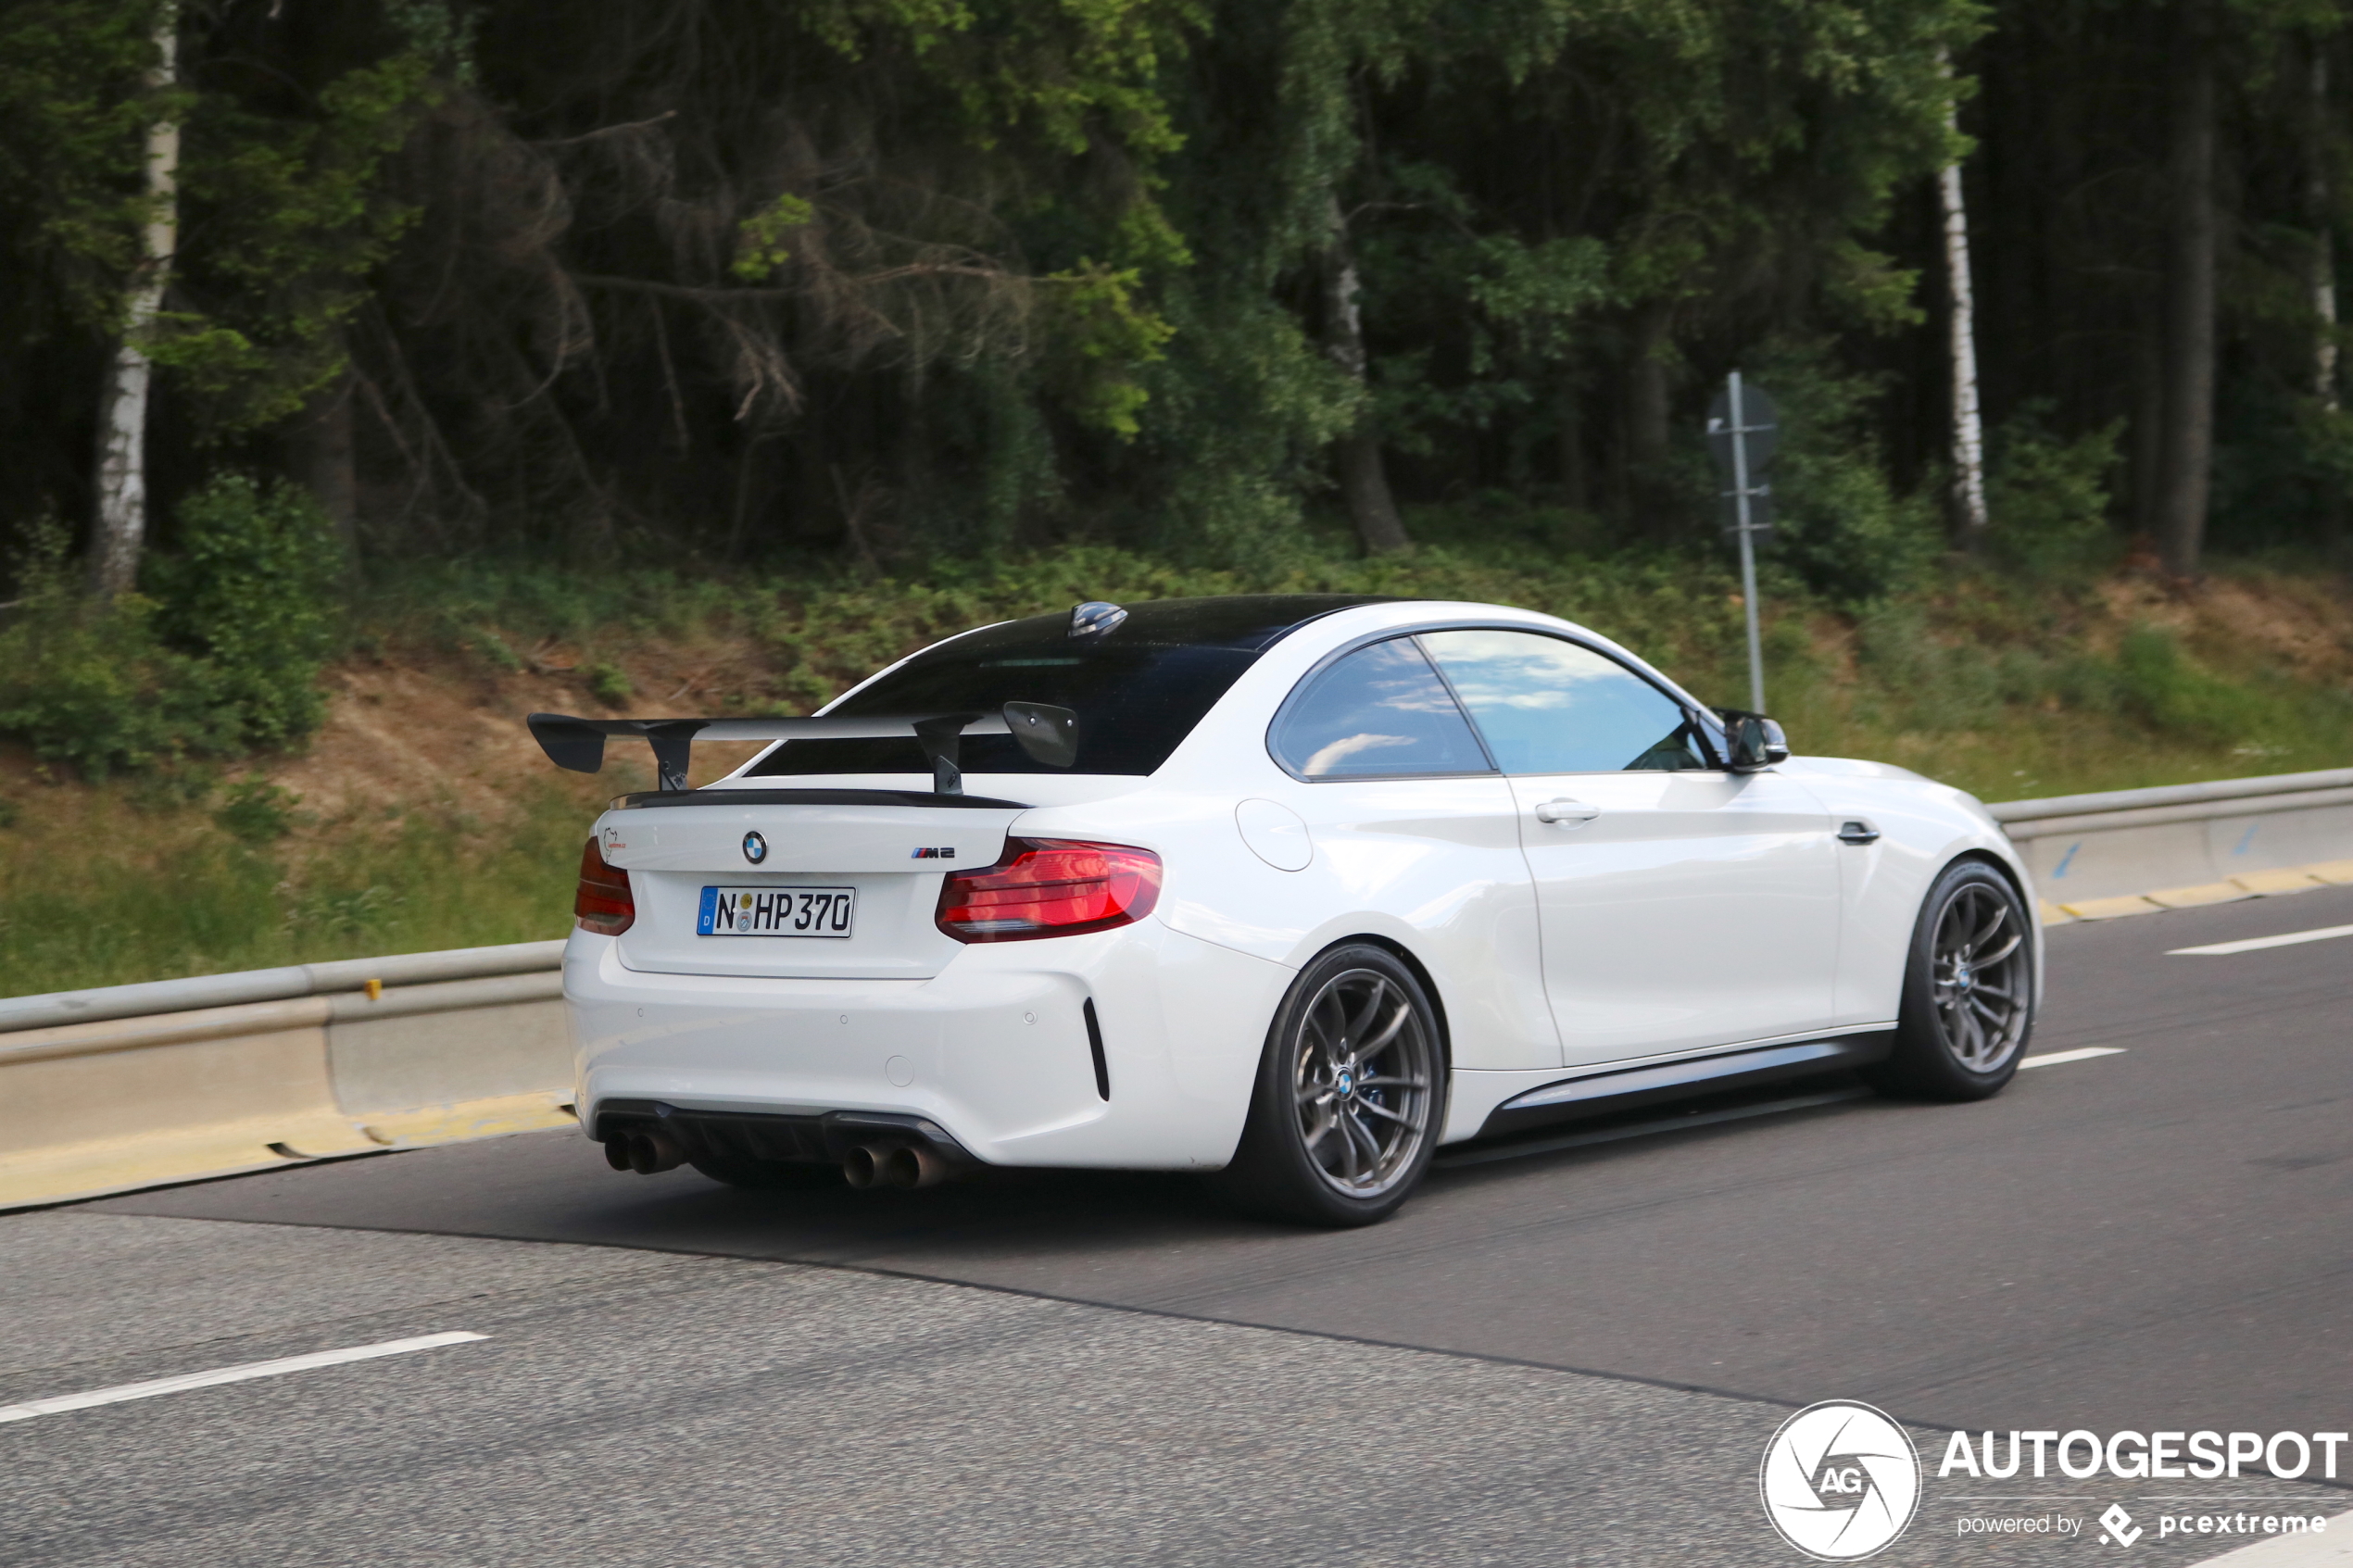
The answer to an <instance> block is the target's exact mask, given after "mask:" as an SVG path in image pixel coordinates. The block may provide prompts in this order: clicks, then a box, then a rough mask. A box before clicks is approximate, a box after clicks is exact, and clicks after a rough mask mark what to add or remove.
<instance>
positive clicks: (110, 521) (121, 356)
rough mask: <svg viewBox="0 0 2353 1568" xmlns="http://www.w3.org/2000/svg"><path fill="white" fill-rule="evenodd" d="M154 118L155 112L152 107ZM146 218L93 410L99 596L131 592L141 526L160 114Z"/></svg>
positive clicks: (167, 28) (158, 240)
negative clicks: (117, 331) (117, 338)
mask: <svg viewBox="0 0 2353 1568" xmlns="http://www.w3.org/2000/svg"><path fill="white" fill-rule="evenodd" d="M179 43H180V7H179V6H178V4H177V0H162V4H161V5H160V6H158V7H157V14H156V63H155V65H154V66H153V67H151V68H150V69H149V70H148V72H147V87H148V90H149V91H150V92H151V93H155V94H162V93H163V92H164V90H166V89H167V88H169V87H170V85H171V84H172V80H173V77H174V75H175V74H176V72H177V69H178V66H179V52H180V51H179ZM158 113H159V116H160V114H161V111H160V110H159V111H158ZM146 165H147V204H148V206H147V222H146V226H145V230H144V231H143V232H142V235H141V245H140V262H139V267H138V270H137V271H135V272H133V273H132V279H131V286H130V287H129V289H128V290H126V291H125V294H124V299H123V306H124V308H123V330H122V340H121V342H120V343H119V344H117V345H116V346H115V352H114V363H113V366H112V368H111V369H110V370H109V371H108V373H107V384H106V390H105V392H104V394H103V395H102V398H101V401H100V403H99V409H98V495H97V501H98V505H97V518H96V523H97V527H96V537H95V538H94V539H93V541H92V548H91V551H90V586H91V589H92V591H93V592H94V593H95V594H97V595H98V596H100V597H102V598H113V597H114V596H116V595H118V594H124V593H128V592H130V590H131V589H132V586H133V585H134V584H136V583H137V582H138V578H139V550H140V546H141V545H142V544H143V543H144V542H145V537H146V532H147V387H148V383H149V382H150V381H151V380H152V379H153V376H154V370H155V367H154V366H153V364H152V363H151V362H150V361H149V360H148V358H147V355H146V351H145V348H144V347H143V346H142V345H143V344H144V342H145V338H146V334H147V332H148V330H149V329H150V328H151V327H153V326H154V324H155V320H156V313H157V310H158V309H160V308H161V307H162V305H163V290H164V284H165V282H167V280H168V278H169V276H170V270H171V256H172V252H173V251H174V250H175V249H177V248H178V246H179V243H180V205H179V196H178V180H179V172H180V126H179V123H178V122H177V121H176V120H173V119H170V118H168V117H159V118H158V119H157V120H156V121H155V123H154V124H152V125H150V126H149V127H148V128H147V145H146Z"/></svg>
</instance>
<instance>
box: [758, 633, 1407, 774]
mask: <svg viewBox="0 0 2353 1568" xmlns="http://www.w3.org/2000/svg"><path fill="white" fill-rule="evenodd" d="M1376 602H1378V601H1377V600H1374V599H1371V598H1368V597H1365V596H1341V595H1324V594H1296V595H1276V594H1265V595H1248V596H1231V597H1227V598H1211V599H1160V600H1153V601H1148V602H1146V603H1142V604H1137V605H1131V606H1128V607H1127V617H1126V620H1125V621H1122V622H1120V623H1119V624H1118V625H1117V626H1116V627H1114V629H1113V630H1112V631H1111V632H1109V633H1105V634H1103V635H1101V636H1092V637H1074V636H1073V635H1072V634H1071V630H1070V613H1069V611H1067V610H1063V611H1058V612H1057V613H1055V614H1052V615H1033V616H1030V617H1029V618H1027V619H1026V620H1023V621H1005V622H1003V623H1002V624H1000V625H996V626H988V627H983V628H982V629H981V630H979V631H976V632H969V633H965V634H964V635H963V636H961V637H957V638H954V639H952V640H950V641H949V642H946V643H941V644H939V645H937V646H934V647H931V648H928V649H926V650H925V651H924V652H922V653H919V654H917V655H916V656H915V657H914V658H912V659H909V660H908V661H907V662H906V663H905V664H903V665H901V666H900V667H899V668H898V669H896V670H894V671H891V672H890V673H888V674H887V675H885V676H883V677H882V678H881V679H880V680H877V681H875V683H874V684H872V685H869V686H868V687H866V688H865V689H864V690H863V691H861V692H859V693H858V694H857V695H856V696H850V697H846V698H844V699H843V700H842V701H841V702H840V703H838V704H837V705H836V706H835V707H833V708H832V709H828V711H829V712H833V713H838V714H846V715H850V716H857V715H870V714H892V715H903V714H920V713H955V712H959V711H964V712H974V713H987V712H991V711H993V710H995V709H999V708H1001V707H1003V706H1004V705H1005V704H1006V703H1008V702H1043V703H1051V704H1052V705H1053V706H1055V707H1057V708H1067V709H1071V710H1072V711H1074V712H1075V713H1076V714H1077V715H1078V760H1077V762H1076V765H1075V766H1074V767H1073V768H1071V769H1070V770H1069V771H1072V772H1078V773H1126V774H1131V775H1142V774H1147V773H1151V772H1152V771H1155V770H1156V769H1158V768H1159V767H1160V765H1161V764H1162V763H1163V762H1165V761H1166V760H1167V759H1168V754H1169V753H1170V752H1172V751H1174V750H1176V746H1177V743H1178V742H1180V741H1182V740H1183V739H1184V738H1185V737H1186V736H1187V735H1189V734H1191V733H1192V731H1193V726H1195V725H1196V724H1198V723H1200V722H1201V721H1202V716H1203V715H1204V714H1206V713H1207V712H1208V711H1209V710H1210V709H1212V708H1214V706H1216V703H1217V700H1218V698H1220V697H1222V696H1225V695H1226V692H1227V688H1228V687H1230V686H1231V685H1232V684H1234V682H1235V681H1236V680H1237V679H1239V677H1240V675H1241V673H1242V671H1245V670H1247V669H1249V668H1250V667H1251V665H1252V663H1254V662H1256V660H1257V659H1258V657H1259V655H1261V654H1262V653H1264V652H1265V650H1266V649H1267V648H1268V647H1269V646H1273V645H1274V644H1275V643H1277V642H1278V641H1280V640H1281V639H1282V638H1283V637H1285V636H1286V635H1288V634H1290V633H1291V632H1293V631H1295V630H1297V629H1298V628H1299V627H1301V626H1302V625H1305V624H1306V623H1307V622H1308V621H1313V620H1315V618H1317V617H1318V616H1324V615H1329V614H1331V613H1333V612H1334V611H1335V610H1340V609H1346V608H1350V607H1352V606H1354V605H1360V604H1371V603H1376ZM958 760H959V762H960V763H961V764H962V765H963V770H964V771H966V772H967V773H1050V772H1059V771H1063V770H1061V769H1057V768H1055V767H1053V766H1052V765H1051V764H1050V763H1045V762H1040V761H1038V760H1037V759H1035V758H1033V757H1031V756H1030V755H1029V754H1028V753H1026V752H1025V751H1023V750H1022V749H1021V747H1020V746H1019V745H1017V744H1016V743H1015V742H1014V740H1013V736H1011V735H966V736H965V737H964V738H963V742H962V744H961V746H960V748H959V756H958ZM824 773H914V774H917V775H919V776H922V777H925V778H928V777H930V775H931V764H930V763H929V762H928V761H926V760H925V758H924V753H923V748H922V747H921V746H917V745H916V744H915V742H914V740H913V738H912V737H908V738H905V739H897V738H884V739H870V740H797V741H787V742H786V743H785V744H784V745H782V746H777V747H775V748H774V750H772V751H770V752H769V753H768V754H767V755H765V756H763V757H762V758H761V759H760V760H759V761H758V762H756V763H754V764H753V765H752V767H751V768H750V770H749V775H750V776H752V777H758V778H777V777H784V776H787V775H794V774H800V775H806V774H824Z"/></svg>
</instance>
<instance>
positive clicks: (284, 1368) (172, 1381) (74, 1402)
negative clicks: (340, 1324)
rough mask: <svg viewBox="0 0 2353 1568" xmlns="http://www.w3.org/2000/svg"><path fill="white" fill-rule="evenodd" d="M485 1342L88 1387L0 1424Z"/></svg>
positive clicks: (328, 1355) (433, 1342) (412, 1345)
mask: <svg viewBox="0 0 2353 1568" xmlns="http://www.w3.org/2000/svg"><path fill="white" fill-rule="evenodd" d="M488 1337H490V1336H488V1335H486V1334H469V1333H467V1332H465V1331H464V1330H462V1329H460V1330H458V1331H457V1332H455V1333H450V1334H422V1335H419V1336H417V1337H416V1338H414V1339H387V1340H385V1341H384V1343H383V1344H381V1345H354V1346H352V1347H351V1348H349V1349H347V1350H316V1351H313V1352H312V1353H311V1354H309V1355H308V1356H287V1357H284V1358H283V1359H281V1360H279V1361H247V1362H246V1363H245V1365H243V1366H224V1367H215V1368H214V1369H213V1370H212V1371H210V1372H191V1373H183V1374H181V1375H180V1376H178V1377H158V1378H155V1379H153V1380H151V1381H149V1382H146V1383H124V1384H120V1385H118V1386H115V1387H112V1388H94V1389H92V1390H91V1391H90V1392H89V1393H87V1394H57V1395H55V1396H52V1397H51V1398H49V1399H27V1400H26V1401H25V1402H24V1403H23V1404H20V1405H0V1421H31V1419H32V1418H33V1417H34V1416H36V1415H55V1414H57V1412H58V1411H82V1410H88V1409H89V1408H90V1407H91V1406H93V1405H114V1404H120V1403H121V1402H122V1401H123V1400H125V1399H153V1398H154V1397H155V1396H156V1395H157V1394H177V1393H179V1392H181V1391H182V1389H186V1388H209V1387H211V1386H214V1385H215V1384H219V1383H243V1382H245V1380H247V1379H248V1378H255V1377H277V1376H280V1375H282V1374H285V1373H289V1372H308V1371H309V1370H310V1369H311V1368H313V1367H322V1366H340V1365H341V1364H342V1363H344V1362H345V1361H372V1360H373V1359H374V1358H376V1357H378V1356H404V1355H407V1354H408V1353H409V1351H411V1350H430V1349H432V1348H434V1347H435V1346H437V1345H459V1344H463V1343H464V1342H465V1341H467V1340H469V1339H487V1338H488Z"/></svg>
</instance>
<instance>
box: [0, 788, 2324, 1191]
mask: <svg viewBox="0 0 2353 1568" xmlns="http://www.w3.org/2000/svg"><path fill="white" fill-rule="evenodd" d="M1987 809H1989V810H1990V811H1991V812H1992V813H1993V815H1994V819H1995V820H1996V821H1998V822H2001V823H2002V824H2003V826H2004V829H2005V831H2007V833H2008V834H2009V835H2010V837H2011V839H2012V840H2014V841H2015V842H2016V843H2017V844H2018V845H2019V847H2020V853H2021V854H2022V855H2024V857H2025V858H2026V859H2027V862H2028V865H2029V867H2030V868H2031V869H2032V872H2033V873H2034V876H2035V880H2036V883H2037V891H2038V892H2039V894H2040V895H2041V897H2042V899H2043V901H2044V905H2045V915H2046V918H2049V919H2053V920H2065V919H2069V918H2075V917H2082V918H2097V917H2099V916H2102V915H2111V914H2126V913H2133V912H2135V911H2137V910H2141V909H2158V908H2167V907H2173V906H2176V905H2179V904H2184V903H2191V904H2195V903H2209V902H2215V901H2218V900H2220V899H2222V898H2226V897H2251V896H2253V895H2254V894H2256V893H2266V892H2286V891H2292V890H2294V889H2295V888H2296V887H2302V886H2318V885H2321V884H2322V883H2323V882H2344V883H2353V768H2340V769H2330V770H2324V771H2317V772H2308V773H2282V774H2275V775H2272V776H2271V777H2268V778H2254V779H2222V780H2218V781H2215V782H2213V783H2210V784H2174V785H2168V786H2166V787H2163V788H2158V789H2128V790H2116V791H2111V792H2108V793H2105V794H2099V795H2065V796H2056V797H2049V798H2046V799H2040V800H2006V801H2000V802H1997V803H1995V804H1994V805H1992V806H1990V807H1989V808H1987ZM563 946H564V945H563V944H562V943H561V942H521V943H515V944H511V945H510V946H505V947H464V948H458V949H455V950H452V951H447V952H437V953H405V954H401V955H399V956H396V957H391V958H379V959H348V960H340V961H337V962H333V963H316V964H294V965H289V966H287V967H284V968H281V969H261V970H249V971H246V972H243V973H237V974H208V975H197V976H194V977H191V978H188V979H184V980H158V981H152V982H149V983H146V984H144V985H109V986H104V987H100V988H97V989H94V990H85V991H58V992H52V993H50V994H47V995H44V996H36V997H6V998H0V1209H6V1208H12V1207H21V1206H23V1205H26V1204H35V1203H55V1202H62V1201H66V1200H69V1199H71V1198H83V1197H90V1196H94V1195H95V1194H98V1193H103V1192H116V1191H121V1190H124V1189H126V1188H130V1187H136V1186H149V1185H158V1184H161V1183H167V1182H176V1181H190V1180H195V1179H198V1178H201V1177H205V1176H214V1175H227V1174H232V1173H237V1172H243V1171H251V1170H257V1169H264V1168H267V1167H270V1166H273V1165H281V1164H285V1163H288V1162H290V1161H299V1160H310V1159H321V1158H333V1157H336V1156H341V1155H348V1154H357V1153H366V1152H371V1151H373V1150H378V1149H383V1148H405V1147H409V1146H412V1145H417V1144H429V1143H445V1142H451V1141H456V1140H459V1139H463V1138H470V1137H483V1136H488V1135H494V1134H498V1133H507V1132H521V1131H526V1130H529V1129H531V1128H535V1127H553V1126H561V1125H567V1124H569V1123H570V1117H569V1115H568V1113H567V1110H566V1109H565V1107H564V1106H563V1103H562V1102H563V1100H564V1099H565V1098H566V1096H567V1094H568V1093H569V1091H568V1089H566V1088H565V1087H564V1085H567V1084H568V1083H569V1081H570V1078H571V1056H572V1046H571V1039H570V1030H569V1025H568V1024H567V1022H566V1021H565V1018H564V1015H563V1008H562V1000H561V976H560V972H559V971H560V967H561V964H562V956H563Z"/></svg>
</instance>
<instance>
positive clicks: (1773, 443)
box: [1707, 370, 1780, 713]
mask: <svg viewBox="0 0 2353 1568" xmlns="http://www.w3.org/2000/svg"><path fill="white" fill-rule="evenodd" d="M1707 445H1708V447H1709V449H1710V450H1711V451H1712V452H1713V453H1714V454H1715V457H1716V462H1717V466H1718V467H1719V468H1722V469H1724V470H1727V472H1726V477H1727V478H1729V479H1730V481H1731V482H1732V487H1731V488H1730V490H1727V491H1724V492H1723V493H1722V495H1723V498H1724V499H1725V500H1728V501H1730V502H1731V503H1732V506H1731V514H1732V521H1731V522H1730V526H1729V527H1728V528H1727V529H1726V532H1727V533H1735V534H1738V535H1739V537H1740V546H1741V608H1742V609H1743V611H1744V612H1745V613H1746V616H1747V620H1748V706H1749V708H1750V709H1751V710H1752V711H1753V712H1757V713H1762V712H1764V711H1765V646H1764V643H1763V641H1762V639H1761V638H1760V637H1759V635H1758V633H1757V628H1756V546H1758V545H1760V544H1764V543H1768V542H1769V541H1770V540H1771V538H1772V536H1773V509H1772V501H1773V487H1772V486H1771V485H1769V484H1765V483H1755V482H1758V481H1761V480H1762V479H1763V477H1764V474H1765V470H1767V469H1768V468H1770V467H1771V466H1772V463H1773V450H1774V448H1775V447H1777V446H1779V445H1780V411H1779V410H1778V409H1776V408H1774V407H1773V400H1772V399H1771V398H1770V397H1768V396H1767V395H1765V389H1764V388H1762V387H1756V386H1751V387H1743V385H1742V384H1741V373H1740V372H1739V371H1738V370H1734V371H1733V372H1732V374H1731V377H1730V380H1729V381H1727V382H1726V383H1725V384H1724V390H1723V391H1722V392H1720V393H1718V394H1717V395H1716V401H1715V402H1714V403H1713V404H1711V405H1710V406H1709V408H1708V410H1707Z"/></svg>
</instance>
